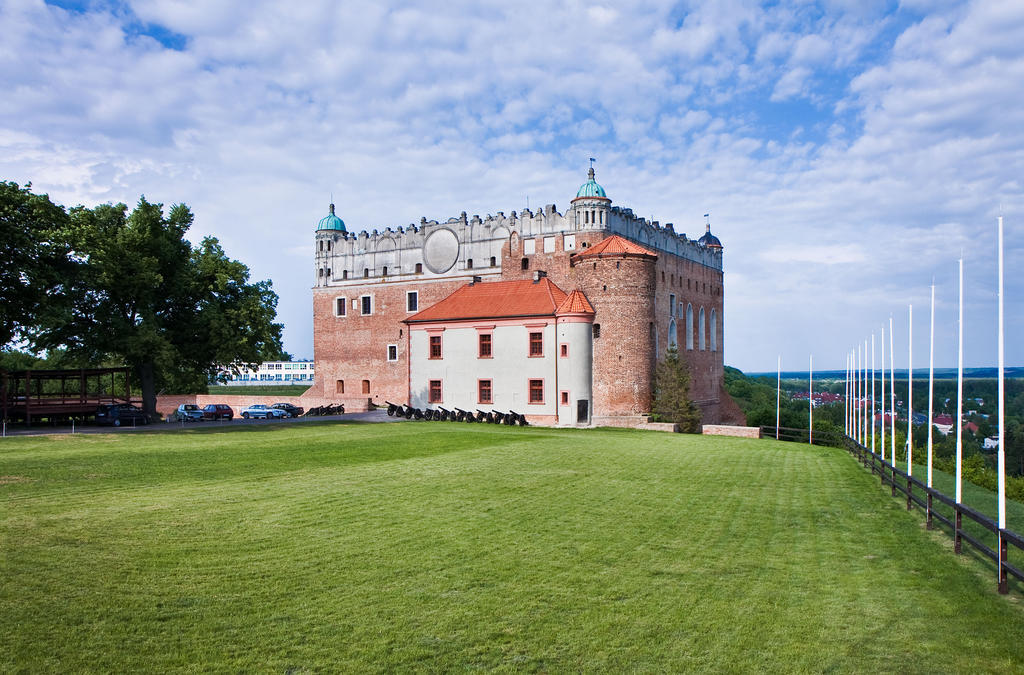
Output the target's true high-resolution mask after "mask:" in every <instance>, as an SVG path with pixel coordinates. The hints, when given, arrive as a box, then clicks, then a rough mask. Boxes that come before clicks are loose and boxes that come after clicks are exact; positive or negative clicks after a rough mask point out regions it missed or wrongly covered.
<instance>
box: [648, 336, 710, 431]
mask: <svg viewBox="0 0 1024 675" xmlns="http://www.w3.org/2000/svg"><path fill="white" fill-rule="evenodd" d="M652 412H653V413H654V414H655V415H656V416H657V418H658V419H659V420H661V421H665V422H674V423H675V424H678V425H679V429H680V431H682V432H684V433H700V419H701V413H700V408H698V407H697V405H696V404H695V403H694V402H693V401H692V400H691V399H690V370H689V368H687V366H686V363H685V362H684V361H683V360H682V359H680V358H679V351H678V349H676V346H675V345H670V346H669V348H668V351H667V352H666V353H665V358H664V359H662V360H661V361H660V362H658V365H657V367H656V368H655V370H654V403H653V405H652Z"/></svg>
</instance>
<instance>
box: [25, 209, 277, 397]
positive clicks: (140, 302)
mask: <svg viewBox="0 0 1024 675" xmlns="http://www.w3.org/2000/svg"><path fill="white" fill-rule="evenodd" d="M70 219H71V226H70V235H71V236H70V239H71V243H72V246H73V249H74V260H75V262H76V264H75V266H74V269H73V271H72V275H71V276H72V277H73V280H74V283H73V284H68V285H67V286H66V287H65V288H64V291H65V292H64V298H63V300H64V301H63V302H62V303H60V304H59V306H60V307H62V308H63V311H62V312H60V313H56V314H54V313H51V314H50V315H48V316H46V317H43V320H42V321H40V322H39V325H38V327H37V329H36V330H35V331H34V334H33V344H34V345H35V346H36V348H41V349H54V348H65V349H66V350H67V352H68V354H69V355H70V356H72V357H81V358H86V359H89V360H90V361H94V362H95V361H101V360H104V359H106V358H110V357H116V358H119V359H122V360H123V361H124V363H125V364H126V365H128V366H131V367H132V368H133V369H134V371H135V374H136V376H137V377H138V378H139V383H140V385H141V389H142V399H143V407H144V408H145V409H146V410H147V411H148V412H153V411H154V410H155V408H156V394H157V391H158V390H159V389H160V388H163V387H167V386H178V387H180V386H182V385H183V384H188V385H191V386H192V387H196V386H205V384H206V382H207V381H209V379H210V378H211V377H212V376H214V375H215V373H216V366H217V365H218V364H242V363H245V364H256V363H260V362H261V361H264V360H271V359H275V358H277V357H279V356H280V354H281V325H280V324H277V323H274V322H273V319H274V317H275V314H276V307H277V295H276V294H275V293H274V292H273V290H272V289H271V284H270V282H267V281H261V282H258V283H255V284H250V283H248V280H249V270H248V268H246V266H245V265H243V264H242V263H240V262H238V261H235V260H231V259H229V258H228V257H227V256H226V255H225V254H224V251H223V250H222V249H221V247H220V244H219V243H218V242H217V240H216V239H214V238H207V239H204V240H203V242H202V243H201V244H200V246H198V247H196V248H193V247H192V245H191V244H190V243H189V242H188V241H187V240H186V239H185V234H186V233H187V232H188V229H189V227H190V226H191V225H192V220H193V216H192V213H191V211H190V210H189V209H188V207H187V206H185V205H183V204H176V205H174V206H172V207H171V209H170V211H169V213H168V215H167V217H164V213H163V207H162V205H161V204H152V203H150V202H148V201H146V198H145V197H143V198H141V199H140V200H139V203H138V205H137V206H136V207H135V209H134V210H133V211H132V212H131V213H130V214H129V213H128V210H127V207H126V206H125V205H124V204H117V205H110V204H107V205H102V206H97V207H96V208H94V209H87V208H84V207H76V208H74V209H72V210H71V213H70Z"/></svg>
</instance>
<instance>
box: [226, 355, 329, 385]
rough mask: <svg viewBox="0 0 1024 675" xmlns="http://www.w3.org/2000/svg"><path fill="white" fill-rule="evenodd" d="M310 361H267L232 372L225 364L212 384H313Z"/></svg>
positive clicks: (312, 369) (312, 370)
mask: <svg viewBox="0 0 1024 675" xmlns="http://www.w3.org/2000/svg"><path fill="white" fill-rule="evenodd" d="M314 372H315V371H314V366H313V362H312V361H267V362H265V363H261V364H260V365H259V366H257V367H256V368H246V367H244V366H243V367H242V368H241V369H240V370H239V372H238V373H234V372H232V371H231V369H230V368H228V367H227V366H222V367H221V369H220V374H221V377H219V378H218V379H217V381H215V382H211V384H213V385H219V384H230V385H233V386H238V385H241V386H247V385H261V384H277V383H287V384H313V382H314V380H315V378H314V377H313V375H314Z"/></svg>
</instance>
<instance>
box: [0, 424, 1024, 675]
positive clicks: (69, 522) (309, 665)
mask: <svg viewBox="0 0 1024 675" xmlns="http://www.w3.org/2000/svg"><path fill="white" fill-rule="evenodd" d="M278 429H280V431H275V432H272V433H267V432H263V431H262V430H261V431H249V430H245V431H226V430H225V431H220V432H218V433H212V432H210V431H203V432H200V433H195V434H193V433H186V434H185V436H186V437H187V438H185V439H184V440H182V441H179V440H177V439H178V437H179V436H181V434H180V433H179V434H146V435H145V436H144V437H143V436H135V437H133V438H132V442H131V443H122V442H120V441H121V440H122V438H123V437H118V438H117V441H119V442H117V443H110V444H108V445H107V446H106V447H107V451H106V452H104V451H103V446H102V445H100V444H95V443H86V444H84V445H83V446H82V453H81V455H77V454H76V453H75V451H74V446H73V444H68V443H65V444H63V445H58V444H47V443H39V442H35V443H36V444H35V445H32V443H33V442H32V441H22V440H21V439H19V440H18V442H17V443H15V444H5V445H3V446H0V464H2V465H3V467H4V468H3V470H2V471H0V473H3V474H5V475H12V472H13V471H25V472H26V473H28V470H29V469H31V471H32V472H34V475H33V476H32V480H31V481H29V482H21V483H17V484H9V485H5V486H3V487H2V488H0V499H3V500H4V501H3V503H4V505H5V509H4V514H3V515H2V516H0V537H2V541H0V544H2V545H3V548H4V553H3V554H2V555H3V558H2V559H3V561H4V568H5V570H6V571H7V573H5V577H4V579H3V581H2V582H0V584H2V585H0V602H2V609H3V612H2V616H0V622H2V623H4V624H5V625H4V630H3V631H0V635H2V637H0V647H2V648H3V653H4V656H2V657H0V659H2V660H0V663H3V664H4V669H13V670H17V669H19V668H20V669H26V670H33V671H36V670H50V671H55V670H69V669H70V670H127V669H136V670H137V669H146V670H179V669H195V668H197V667H201V668H203V669H206V670H261V671H262V670H289V669H293V670H302V669H308V670H340V669H359V670H394V669H417V668H429V669H454V668H458V669H465V668H478V667H479V668H495V667H497V668H505V669H532V670H545V669H548V670H607V669H619V670H622V669H629V670H666V669H669V670H679V669H715V670H723V669H724V670H744V671H747V670H752V669H758V670H771V671H787V672H793V671H806V672H818V671H821V670H867V669H871V670H876V669H885V670H904V671H910V672H915V671H918V672H935V671H937V670H941V671H950V670H953V671H955V670H968V669H970V670H983V671H1000V670H1006V669H1012V668H1014V667H1017V666H1018V665H1019V664H1020V663H1021V662H1022V658H1021V657H1022V653H1024V647H1022V646H1021V645H1024V640H1022V639H1021V638H1022V637H1024V616H1022V613H1021V610H1020V608H1019V606H1018V604H1017V601H1018V600H1019V598H1017V597H1016V596H1013V597H1011V598H1010V599H1006V598H1000V597H998V596H996V595H995V594H994V592H993V589H992V587H993V584H992V583H991V580H990V579H987V578H985V577H984V576H982V575H981V574H979V569H978V566H977V565H974V564H972V563H971V562H970V561H964V560H962V559H960V560H958V559H956V558H955V557H954V556H952V555H951V554H950V552H949V549H948V546H943V545H942V542H941V541H939V540H937V539H936V538H934V537H932V536H931V535H929V534H928V533H925V532H923V531H922V530H921V522H920V518H919V517H918V516H915V515H911V514H907V513H906V512H905V511H903V510H901V509H902V506H901V504H900V503H899V502H898V501H895V500H892V499H891V498H890V497H888V495H887V494H886V493H884V492H882V491H880V490H879V488H878V486H877V483H876V482H875V481H874V480H873V479H872V478H871V477H870V475H869V474H867V473H866V472H864V471H863V469H861V468H860V467H858V466H857V464H856V462H854V461H852V460H851V459H850V458H849V457H848V456H847V455H845V454H844V453H842V452H841V451H838V450H829V449H822V448H809V447H807V446H801V445H794V444H786V443H775V442H771V441H750V440H743V439H708V438H694V437H682V436H670V435H663V434H645V433H637V432H629V431H617V430H598V431H552V430H544V429H508V428H504V427H482V426H476V425H474V426H470V425H444V424H439V425H427V424H400V425H387V426H368V425H324V426H320V425H317V426H313V427H309V428H301V427H298V426H296V427H292V428H285V427H278ZM48 453H53V455H49V454H48ZM54 456H57V457H58V458H57V459H54ZM62 464H63V466H62ZM67 465H74V466H75V467H76V468H75V469H74V470H73V471H72V470H69V469H68V468H67ZM8 467H12V468H8ZM98 467H104V468H105V471H104V472H98V471H97V468H98ZM96 473H103V476H102V477H99V478H96V477H93V478H86V475H87V474H91V475H95V474H96ZM9 488H14V489H9ZM65 493H66V494H65ZM953 626H955V627H956V628H955V629H954V628H953Z"/></svg>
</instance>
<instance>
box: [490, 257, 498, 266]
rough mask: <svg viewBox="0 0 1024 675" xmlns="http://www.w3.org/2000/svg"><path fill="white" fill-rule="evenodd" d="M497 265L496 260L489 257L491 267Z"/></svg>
mask: <svg viewBox="0 0 1024 675" xmlns="http://www.w3.org/2000/svg"><path fill="white" fill-rule="evenodd" d="M497 264H498V261H497V259H496V258H495V257H494V256H493V255H492V256H491V267H494V266H495V265H497Z"/></svg>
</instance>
